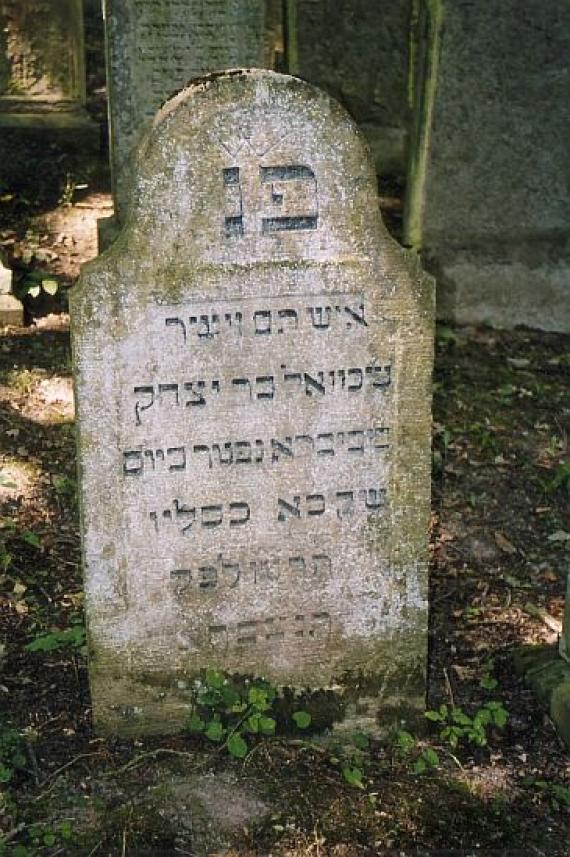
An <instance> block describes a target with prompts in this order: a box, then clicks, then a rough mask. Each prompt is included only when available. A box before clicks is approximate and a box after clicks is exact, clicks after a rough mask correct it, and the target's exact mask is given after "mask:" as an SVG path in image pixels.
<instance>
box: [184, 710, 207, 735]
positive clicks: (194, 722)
mask: <svg viewBox="0 0 570 857" xmlns="http://www.w3.org/2000/svg"><path fill="white" fill-rule="evenodd" d="M187 726H188V729H189V730H190V732H203V731H204V727H205V726H206V724H205V723H204V721H203V720H202V718H201V717H200V715H199V714H197V713H196V712H194V713H193V714H192V715H191V716H190V718H189V720H188V724H187Z"/></svg>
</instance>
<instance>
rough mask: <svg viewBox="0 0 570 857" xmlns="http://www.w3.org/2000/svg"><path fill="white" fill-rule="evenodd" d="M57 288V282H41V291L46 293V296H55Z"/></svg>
mask: <svg viewBox="0 0 570 857" xmlns="http://www.w3.org/2000/svg"><path fill="white" fill-rule="evenodd" d="M58 288H59V283H58V282H57V280H42V289H43V290H44V292H47V294H48V295H55V293H56V292H57V290H58Z"/></svg>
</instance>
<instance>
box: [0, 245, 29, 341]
mask: <svg viewBox="0 0 570 857" xmlns="http://www.w3.org/2000/svg"><path fill="white" fill-rule="evenodd" d="M23 323H24V307H23V305H22V303H21V301H19V300H18V299H17V298H15V297H14V295H13V294H12V271H11V270H10V268H5V267H4V265H3V264H2V260H1V259H0V327H3V326H4V325H14V326H15V327H20V326H21V325H22V324H23Z"/></svg>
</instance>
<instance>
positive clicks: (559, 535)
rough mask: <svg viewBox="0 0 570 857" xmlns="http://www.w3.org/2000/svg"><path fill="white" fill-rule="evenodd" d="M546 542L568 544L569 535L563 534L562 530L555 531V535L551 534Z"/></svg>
mask: <svg viewBox="0 0 570 857" xmlns="http://www.w3.org/2000/svg"><path fill="white" fill-rule="evenodd" d="M547 541H549V542H569V541H570V533H566V532H564V530H556V532H555V533H551V534H550V535H549V536H548V539H547Z"/></svg>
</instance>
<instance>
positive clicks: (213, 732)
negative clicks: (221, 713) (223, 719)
mask: <svg viewBox="0 0 570 857" xmlns="http://www.w3.org/2000/svg"><path fill="white" fill-rule="evenodd" d="M225 732H226V730H225V729H224V727H223V726H222V724H221V723H220V721H219V720H210V722H209V723H208V726H207V727H206V732H205V735H206V738H209V739H210V741H221V740H222V738H223V737H224V735H225Z"/></svg>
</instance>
